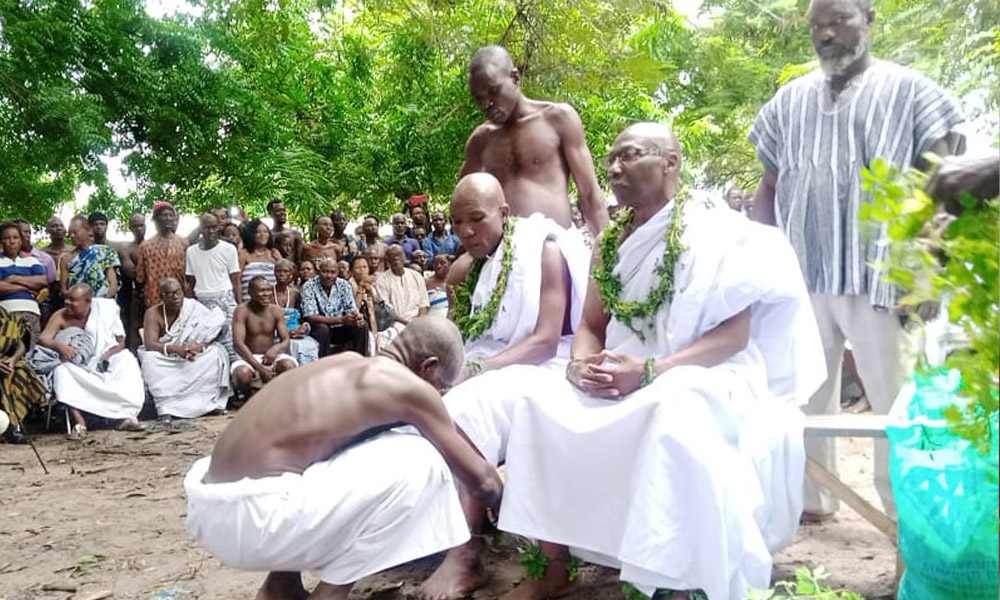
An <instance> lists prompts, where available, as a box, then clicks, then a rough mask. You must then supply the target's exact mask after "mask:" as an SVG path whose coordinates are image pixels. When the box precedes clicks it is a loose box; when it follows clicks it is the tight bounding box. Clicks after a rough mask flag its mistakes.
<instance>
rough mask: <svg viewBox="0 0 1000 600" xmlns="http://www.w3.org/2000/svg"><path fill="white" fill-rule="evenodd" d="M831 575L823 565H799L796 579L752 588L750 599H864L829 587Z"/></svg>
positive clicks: (852, 593)
mask: <svg viewBox="0 0 1000 600" xmlns="http://www.w3.org/2000/svg"><path fill="white" fill-rule="evenodd" d="M829 577H830V575H829V573H827V572H826V569H824V568H823V567H821V566H820V567H816V569H815V570H810V569H809V567H799V568H798V569H796V571H795V581H779V582H778V583H777V585H775V586H774V588H772V589H770V590H751V592H750V595H749V596H748V600H794V599H797V598H803V599H805V598H816V599H817V600H864V596H862V595H861V594H855V593H854V592H849V591H847V590H835V589H832V588H830V587H827V585H826V583H825V582H826V580H827V579H828V578H829Z"/></svg>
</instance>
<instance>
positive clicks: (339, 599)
mask: <svg viewBox="0 0 1000 600" xmlns="http://www.w3.org/2000/svg"><path fill="white" fill-rule="evenodd" d="M352 587H354V584H353V583H348V584H347V585H334V584H332V583H326V582H323V581H321V582H320V583H319V585H317V586H316V589H314V590H313V591H312V593H311V594H309V599H308V600H347V595H348V594H350V593H351V588H352Z"/></svg>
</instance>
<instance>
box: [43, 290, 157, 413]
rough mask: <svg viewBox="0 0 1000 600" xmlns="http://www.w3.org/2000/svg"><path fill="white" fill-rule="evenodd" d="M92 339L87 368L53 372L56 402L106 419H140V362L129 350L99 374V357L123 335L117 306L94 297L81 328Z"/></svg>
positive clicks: (142, 396) (66, 365)
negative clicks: (85, 321) (88, 314)
mask: <svg viewBox="0 0 1000 600" xmlns="http://www.w3.org/2000/svg"><path fill="white" fill-rule="evenodd" d="M84 329H85V331H86V332H87V333H89V334H90V335H91V336H93V338H94V349H95V352H94V357H93V358H92V359H91V360H90V362H89V363H88V364H87V366H86V368H84V367H80V366H78V365H75V364H73V363H68V362H67V363H63V364H61V365H59V366H58V367H56V368H55V370H54V371H53V372H52V386H53V388H54V389H55V392H56V398H57V399H58V400H59V402H62V403H63V404H65V405H67V406H72V407H73V408H76V409H79V410H82V411H84V412H88V413H90V414H93V415H97V416H99V417H104V418H106V419H129V418H132V419H134V418H136V417H138V416H139V411H141V410H142V403H143V401H144V400H145V399H146V395H145V391H144V390H143V387H142V374H141V373H140V372H139V363H138V362H136V360H135V356H133V355H132V353H130V352H129V351H128V350H122V351H121V352H118V353H116V354H114V355H113V356H112V357H111V358H110V359H108V371H107V372H106V373H98V372H97V366H98V363H99V362H100V357H101V355H102V354H103V353H104V351H105V350H107V349H108V348H110V347H112V346H115V345H117V344H118V340H117V336H122V337H124V336H125V329H124V328H123V327H122V321H121V318H120V317H119V315H118V304H117V303H116V302H115V301H114V300H111V299H110V298H94V299H93V300H92V301H91V305H90V316H89V317H88V318H87V325H86V327H85V328H84Z"/></svg>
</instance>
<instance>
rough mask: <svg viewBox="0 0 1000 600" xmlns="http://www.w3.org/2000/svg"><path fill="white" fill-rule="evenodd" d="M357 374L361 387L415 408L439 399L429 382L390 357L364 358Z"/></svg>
mask: <svg viewBox="0 0 1000 600" xmlns="http://www.w3.org/2000/svg"><path fill="white" fill-rule="evenodd" d="M358 375H359V377H358V379H357V381H358V384H359V386H361V388H362V389H364V390H372V391H375V390H377V394H378V395H380V396H382V397H387V398H392V399H393V400H395V401H397V402H399V403H400V404H402V405H404V406H409V407H412V408H414V409H417V410H419V409H420V408H422V407H424V406H426V405H427V403H429V402H434V401H435V400H437V399H440V394H438V392H437V390H435V389H434V387H433V386H431V384H429V383H427V382H426V381H424V380H423V379H421V378H419V377H417V376H416V375H415V374H414V373H413V371H411V370H409V369H408V368H406V367H405V366H403V365H401V364H400V363H398V362H396V361H394V360H392V359H390V358H383V357H376V358H373V359H368V360H366V361H365V365H364V367H363V368H362V369H361V372H360V373H358Z"/></svg>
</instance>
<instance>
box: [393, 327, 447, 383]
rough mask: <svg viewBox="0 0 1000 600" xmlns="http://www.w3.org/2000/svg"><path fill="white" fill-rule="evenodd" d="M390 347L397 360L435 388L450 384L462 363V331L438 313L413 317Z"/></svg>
mask: <svg viewBox="0 0 1000 600" xmlns="http://www.w3.org/2000/svg"><path fill="white" fill-rule="evenodd" d="M390 347H397V348H396V349H397V350H399V351H400V352H399V353H400V354H401V355H402V356H401V362H403V364H405V365H406V366H407V367H409V368H410V370H411V371H413V372H414V373H416V374H417V375H419V376H420V377H421V378H423V379H425V380H426V381H427V382H428V383H430V384H431V385H433V386H435V387H436V388H438V389H439V390H443V389H447V388H449V387H451V384H452V383H453V382H454V381H455V379H457V378H458V375H459V373H460V372H461V370H462V366H463V365H464V364H465V349H464V347H463V345H462V334H461V333H459V331H458V327H456V326H455V324H454V323H452V322H451V321H449V320H448V319H442V318H441V317H428V316H423V317H417V318H415V319H413V320H412V321H410V323H409V325H407V326H406V327H405V328H404V329H403V331H401V332H400V334H399V336H398V337H397V338H396V339H395V340H394V341H393V342H392V345H391V346H390ZM429 359H430V360H429Z"/></svg>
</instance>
